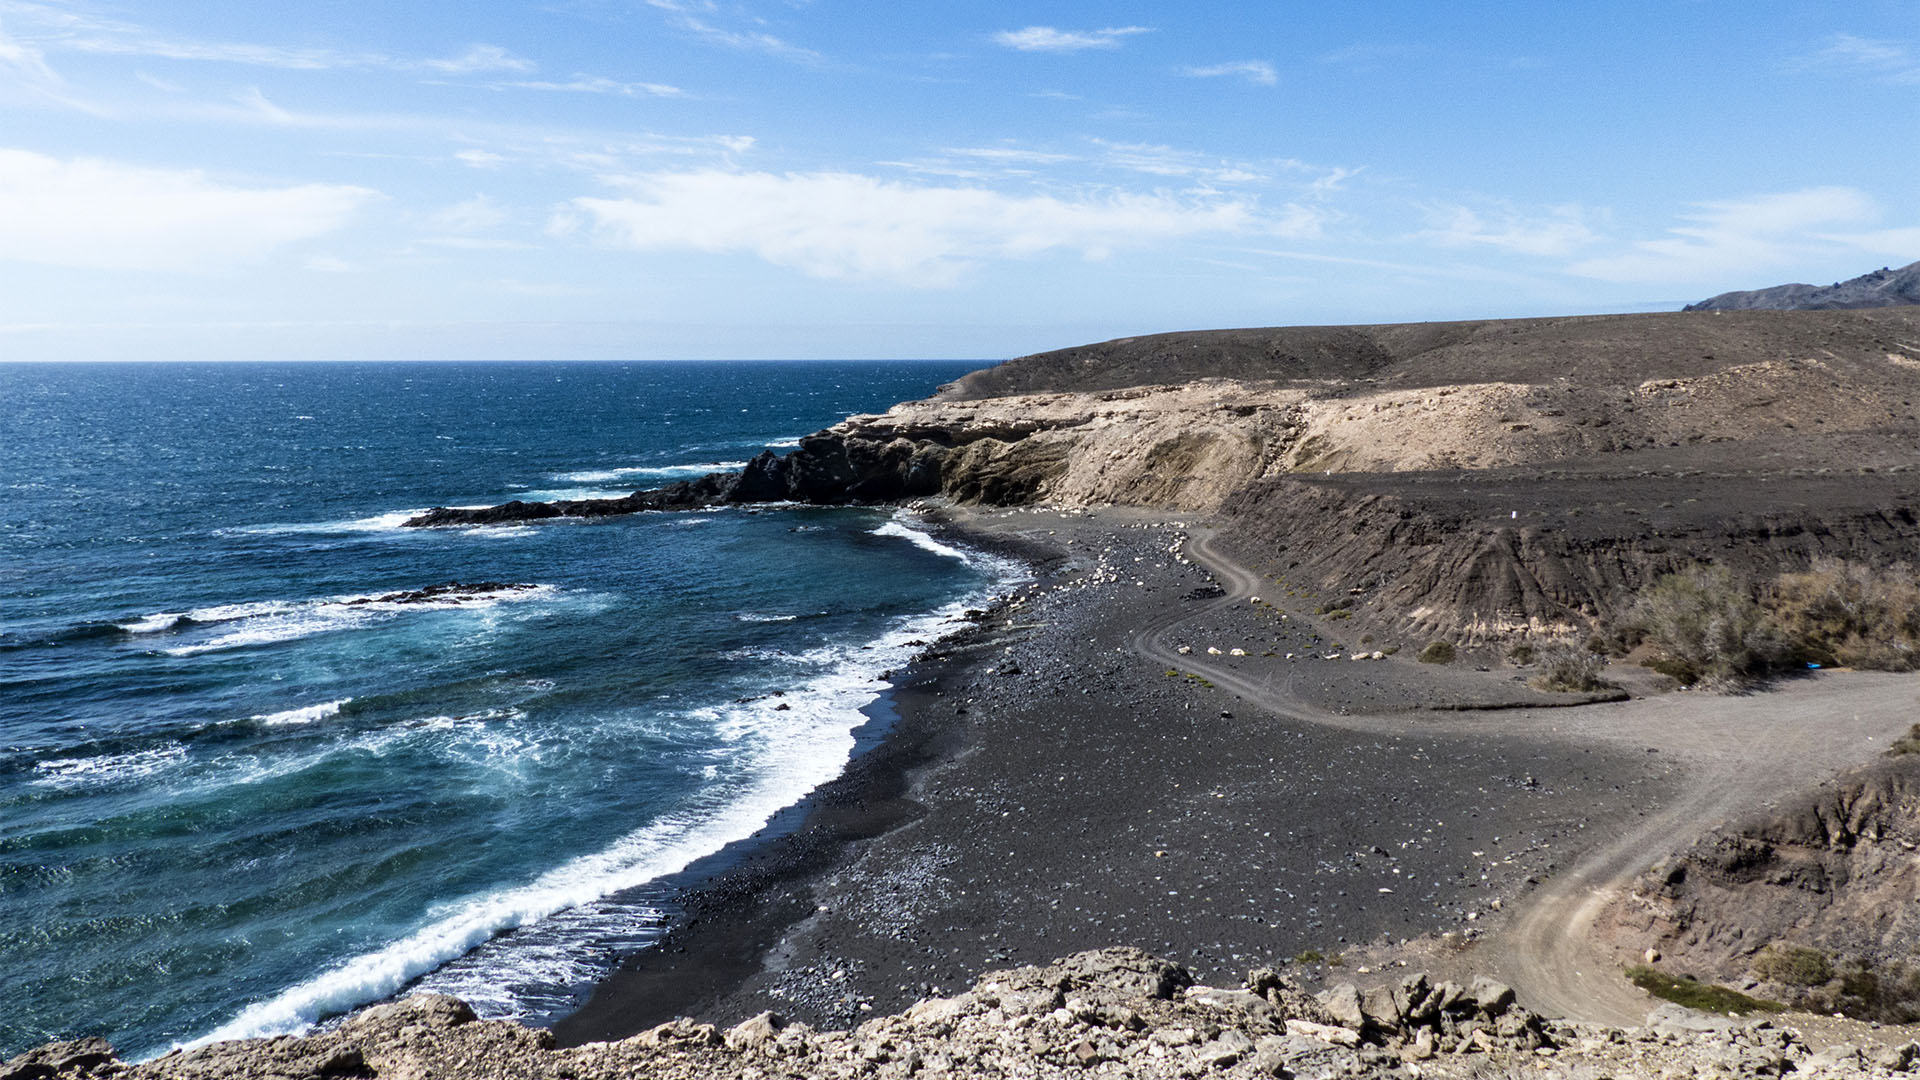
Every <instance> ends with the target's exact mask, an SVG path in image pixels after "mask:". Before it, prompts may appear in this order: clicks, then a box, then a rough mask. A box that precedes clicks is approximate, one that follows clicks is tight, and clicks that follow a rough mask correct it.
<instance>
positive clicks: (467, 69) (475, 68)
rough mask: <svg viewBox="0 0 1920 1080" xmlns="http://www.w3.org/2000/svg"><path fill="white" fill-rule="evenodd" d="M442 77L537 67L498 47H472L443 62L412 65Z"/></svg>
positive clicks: (427, 61) (426, 61)
mask: <svg viewBox="0 0 1920 1080" xmlns="http://www.w3.org/2000/svg"><path fill="white" fill-rule="evenodd" d="M410 66H415V67H422V68H425V69H427V70H428V71H438V72H440V73H441V74H443V75H473V74H477V73H480V72H491V71H532V70H534V69H535V68H537V67H539V65H538V64H535V63H534V62H533V61H531V60H526V59H523V58H521V57H518V56H515V55H513V54H512V53H510V52H508V51H507V50H505V49H503V48H501V47H500V46H498V45H473V46H469V47H468V49H467V51H466V52H464V53H461V54H460V55H459V56H454V57H448V58H447V59H444V60H420V61H416V62H415V63H414V64H413V65H410Z"/></svg>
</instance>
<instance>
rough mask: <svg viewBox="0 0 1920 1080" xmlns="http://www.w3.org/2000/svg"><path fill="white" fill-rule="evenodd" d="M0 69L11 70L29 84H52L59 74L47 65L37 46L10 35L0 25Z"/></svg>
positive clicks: (56, 82) (57, 79) (55, 82)
mask: <svg viewBox="0 0 1920 1080" xmlns="http://www.w3.org/2000/svg"><path fill="white" fill-rule="evenodd" d="M0 71H11V72H12V73H13V74H14V76H15V77H16V78H18V79H21V80H23V81H25V82H26V83H28V84H29V85H40V86H53V85H57V84H58V83H59V82H60V76H58V75H55V74H54V73H53V69H52V68H50V67H48V66H47V58H46V55H45V54H44V53H42V52H41V51H40V50H39V49H38V48H36V47H34V46H33V45H30V44H28V43H26V42H24V41H20V40H19V39H17V38H14V37H12V36H10V35H9V34H8V33H7V30H6V27H4V26H0Z"/></svg>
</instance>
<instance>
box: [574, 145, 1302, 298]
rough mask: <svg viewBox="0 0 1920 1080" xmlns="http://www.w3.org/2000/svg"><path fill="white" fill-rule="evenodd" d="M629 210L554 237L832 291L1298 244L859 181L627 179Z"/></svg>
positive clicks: (1047, 200) (1021, 198)
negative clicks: (734, 263)
mask: <svg viewBox="0 0 1920 1080" xmlns="http://www.w3.org/2000/svg"><path fill="white" fill-rule="evenodd" d="M621 185H622V186H623V187H625V188H627V189H628V192H627V194H625V195H624V196H622V197H618V198H590V197H589V198H578V199H574V200H573V201H572V203H571V204H570V213H568V214H563V215H561V216H560V217H559V218H558V219H557V220H556V222H555V225H554V229H553V231H555V232H560V233H564V232H567V231H569V230H571V229H572V228H575V227H578V226H580V225H582V224H586V225H590V227H591V231H592V233H593V235H595V236H596V237H597V238H598V239H600V240H601V241H602V242H604V243H607V244H610V245H613V246H615V247H622V248H629V249H632V250H636V251H696V252H707V253H713V254H736V253H738V254H751V255H754V256H757V257H758V258H760V259H763V260H765V261H766V262H769V263H772V264H774V265H776V266H783V267H788V268H791V269H795V270H799V271H801V272H803V273H806V274H809V275H811V276H814V277H820V278H839V279H855V280H875V281H886V282H894V283H898V284H903V285H908V286H912V287H920V288H928V287H941V286H949V285H953V284H955V283H957V282H958V281H959V280H961V279H962V277H964V275H965V274H966V272H967V271H968V270H969V269H971V268H973V267H975V266H978V265H979V264H981V263H982V262H985V261H987V260H996V259H999V260H1005V259H1025V258H1032V257H1036V256H1040V255H1043V254H1047V253H1050V252H1060V251H1065V252H1076V253H1078V254H1080V255H1082V256H1083V257H1086V258H1090V259H1099V258H1104V257H1106V256H1107V255H1109V254H1110V253H1111V252H1112V251H1114V250H1116V249H1118V248H1122V247H1130V246H1138V245H1145V244H1151V243H1154V242H1156V241H1162V240H1168V239H1174V238H1180V237H1189V236H1195V235H1202V234H1221V235H1238V236H1248V235H1298V234H1301V233H1303V232H1304V231H1306V230H1308V229H1310V228H1311V225H1310V223H1308V222H1305V221H1303V220H1301V219H1300V218H1299V217H1298V216H1297V215H1295V214H1294V213H1292V211H1291V209H1289V210H1288V211H1286V212H1283V213H1280V214H1268V213H1264V212H1262V211H1261V210H1260V209H1259V208H1258V207H1257V206H1256V205H1255V204H1254V203H1252V202H1251V201H1247V200H1240V199H1221V198H1191V197H1177V196H1173V195H1168V194H1164V193H1152V194H1139V193H1113V194H1109V195H1105V196H1098V197H1095V196H1087V197H1081V198H1073V199H1068V198H1059V197H1055V196H1050V195H1015V194H1006V193H1002V192H997V191H992V190H988V189H985V188H979V187H945V186H922V185H912V184H903V183H897V182H892V181H887V180H881V179H878V178H875V177H870V176H863V175H859V174H855V173H789V174H784V175H780V174H773V173H764V172H722V171H718V170H699V171H693V172H668V173H653V174H648V175H643V176H636V177H630V178H626V179H624V180H623V181H621Z"/></svg>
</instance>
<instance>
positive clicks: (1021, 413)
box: [408, 308, 1920, 643]
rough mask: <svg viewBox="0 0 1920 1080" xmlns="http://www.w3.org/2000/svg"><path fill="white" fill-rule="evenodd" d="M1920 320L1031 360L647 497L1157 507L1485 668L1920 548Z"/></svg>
mask: <svg viewBox="0 0 1920 1080" xmlns="http://www.w3.org/2000/svg"><path fill="white" fill-rule="evenodd" d="M1916 402H1920V309H1916V308H1895V309H1884V310H1874V311H1741V312H1731V313H1706V314H1681V313H1669V314H1647V315H1617V316H1590V317H1577V318H1555V319H1526V320H1490V321H1479V322H1464V323H1435V324H1425V323H1422V324H1401V325H1383V326H1368V327H1294V328H1278V329H1269V330H1221V331H1206V332H1193V333H1175V334H1161V335H1154V336H1151V337H1141V338H1125V339H1120V340H1117V341H1111V342H1104V343H1100V344H1096V345H1088V346H1082V347H1078V348H1073V349H1064V350H1058V351H1055V352H1049V353H1040V354H1035V355H1032V356H1027V357H1021V358H1019V359H1015V360H1012V361H1009V362H1007V363H1005V364H1001V365H998V366H996V367H991V368H987V369H984V370H981V371H977V372H974V373H972V374H970V375H967V376H965V377H964V378H962V379H960V380H958V381H957V382H955V383H953V384H950V385H948V386H946V387H943V388H942V389H941V391H940V392H939V393H937V394H935V395H934V396H933V397H931V398H928V399H926V400H923V401H914V402H906V403H903V404H900V405H897V406H895V407H894V408H892V409H890V410H888V411H887V412H885V413H882V414H878V415H869V416H856V417H852V418H850V419H848V420H846V421H845V422H843V423H840V424H837V425H835V426H833V427H831V428H828V429H826V430H824V431H821V432H818V433H816V434H814V435H811V436H808V437H807V438H805V439H802V440H801V441H800V445H799V447H798V448H797V449H795V450H793V451H792V452H790V453H788V454H786V455H784V456H776V455H774V454H772V453H771V452H769V453H763V454H762V455H760V456H759V457H757V458H755V459H754V460H753V461H752V462H750V463H748V465H747V466H746V467H745V468H744V469H743V470H741V471H740V472H738V473H716V474H713V475H709V476H706V477H702V478H700V479H698V480H693V481H687V482H683V483H680V484H676V485H673V486H671V487H666V488H660V489H656V490H651V491H643V492H636V493H634V494H633V495H630V496H627V497H625V498H621V499H606V500H580V501H574V502H555V503H508V504H505V505H503V506H498V507H488V508H479V509H435V510H433V511H430V512H428V513H426V514H423V515H421V516H420V517H417V518H415V519H414V520H412V521H410V522H409V523H408V524H410V525H416V526H432V525H475V524H500V523H509V522H518V521H533V520H540V519H545V518H554V517H566V516H574V517H593V516H600V515H605V514H615V513H630V512H634V511H644V510H671V509H681V508H692V507H699V506H707V505H714V504H742V503H760V502H778V501H792V502H801V503H814V504H837V503H870V504H871V503H890V502H898V501H903V500H910V499H915V498H922V497H930V496H937V497H941V498H944V499H947V500H951V501H952V502H955V503H959V504H972V505H986V506H1019V505H1030V504H1047V505H1053V506H1062V507H1092V506H1106V505H1117V506H1128V507H1143V508H1152V509H1156V510H1163V511H1168V512H1175V513H1200V514H1215V515H1219V516H1220V517H1221V518H1222V519H1223V520H1224V521H1225V522H1226V523H1227V524H1228V525H1229V527H1230V531H1231V533H1232V535H1233V538H1234V543H1235V546H1236V548H1237V550H1239V551H1240V552H1241V553H1242V554H1243V555H1245V556H1246V557H1247V559H1248V561H1249V562H1250V563H1253V564H1256V565H1259V566H1261V567H1262V568H1263V569H1264V570H1266V571H1268V572H1270V573H1272V574H1273V575H1274V576H1277V577H1287V578H1290V579H1294V580H1301V579H1303V578H1310V579H1311V580H1310V583H1311V584H1312V586H1313V587H1315V588H1317V589H1323V590H1325V589H1332V590H1339V591H1343V592H1352V593H1354V594H1355V595H1357V596H1360V597H1362V599H1361V600H1360V601H1359V602H1357V603H1356V605H1355V606H1354V614H1353V617H1356V618H1359V619H1361V620H1362V621H1363V622H1364V623H1366V624H1367V625H1369V626H1378V627H1380V628H1382V629H1387V630H1390V631H1392V632H1395V633H1400V634H1426V635H1432V636H1448V637H1453V638H1456V639H1459V640H1461V641H1465V642H1469V643H1471V642H1480V641H1496V640H1501V639H1504V638H1510V637H1523V636H1539V635H1547V636H1556V635H1559V636H1564V635H1571V634H1578V633H1581V632H1584V631H1585V630H1586V629H1587V628H1589V627H1590V626H1591V625H1592V624H1593V623H1594V621H1595V620H1597V619H1599V618H1602V617H1604V616H1606V615H1607V614H1610V613H1611V612H1612V611H1614V610H1615V609H1616V608H1617V607H1619V606H1620V604H1621V603H1622V601H1623V598H1624V597H1625V596H1627V595H1628V594H1630V593H1631V592H1632V591H1633V590H1635V589H1638V588H1639V587H1640V586H1642V585H1644V584H1645V583H1646V582H1648V581H1650V580H1651V579H1652V578H1654V577H1656V576H1658V575H1659V574H1661V573H1665V572H1668V571H1671V570H1673V569H1676V568H1678V567H1680V566H1683V565H1686V564H1688V563H1690V562H1697V561H1703V560H1710V559H1711V560H1718V561H1732V562H1733V563H1736V564H1738V568H1739V569H1741V570H1743V571H1749V572H1751V573H1754V574H1757V575H1764V574H1771V573H1777V572H1779V571H1780V570H1783V569H1799V568H1803V567H1804V566H1806V565H1807V564H1808V562H1809V561H1810V560H1811V559H1813V558H1815V557H1818V556H1822V555H1837V556H1842V557H1848V558H1857V559H1862V560H1865V561H1869V562H1885V561H1888V560H1889V559H1891V558H1897V557H1903V556H1902V555H1901V553H1902V552H1904V551H1909V550H1911V545H1912V544H1913V543H1914V542H1916V541H1920V526H1916V519H1915V515H1914V509H1913V508H1914V507H1915V505H1916V503H1917V502H1920V483H1914V482H1912V480H1913V476H1914V474H1913V470H1914V469H1915V467H1916V465H1920V406H1917V405H1916V404H1915V403H1916Z"/></svg>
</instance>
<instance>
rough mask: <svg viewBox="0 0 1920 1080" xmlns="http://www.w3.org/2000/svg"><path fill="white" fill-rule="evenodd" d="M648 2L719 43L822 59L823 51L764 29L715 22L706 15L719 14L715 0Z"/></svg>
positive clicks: (810, 60) (806, 60) (799, 58)
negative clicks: (734, 27) (744, 29)
mask: <svg viewBox="0 0 1920 1080" xmlns="http://www.w3.org/2000/svg"><path fill="white" fill-rule="evenodd" d="M646 4H647V6H648V7H652V8H657V9H659V10H661V11H664V12H667V13H668V16H667V19H668V22H670V23H671V24H673V25H674V26H678V27H679V28H680V29H682V30H685V31H686V32H688V33H690V34H693V35H694V36H696V37H700V38H704V39H706V40H707V41H711V42H713V43H714V44H716V45H724V46H726V47H727V48H729V49H740V50H742V51H747V52H763V53H766V54H767V55H769V56H778V57H781V58H782V59H786V60H796V61H799V62H801V63H807V64H813V63H818V62H819V61H820V60H821V56H820V54H819V53H817V52H814V51H813V50H812V49H808V48H803V47H801V46H799V45H795V44H793V43H792V42H789V41H784V40H782V39H780V38H777V37H775V36H773V35H772V34H769V33H765V32H763V31H759V30H746V31H741V30H728V29H726V28H724V27H720V26H715V25H714V24H713V23H712V22H710V21H708V19H706V18H704V17H703V16H712V15H717V14H719V7H718V5H716V4H713V3H711V2H710V0H646ZM696 12H697V13H698V14H696Z"/></svg>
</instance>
